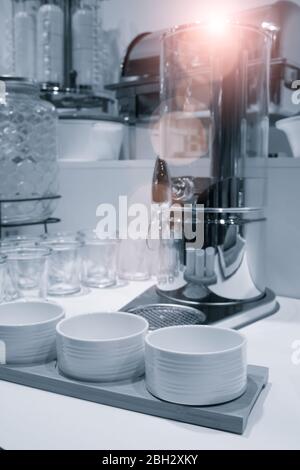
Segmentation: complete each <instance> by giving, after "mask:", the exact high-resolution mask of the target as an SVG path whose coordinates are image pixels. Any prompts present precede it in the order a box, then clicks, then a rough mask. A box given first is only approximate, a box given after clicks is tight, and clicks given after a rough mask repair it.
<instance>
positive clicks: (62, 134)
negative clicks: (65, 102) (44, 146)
mask: <svg viewBox="0 0 300 470" xmlns="http://www.w3.org/2000/svg"><path fill="white" fill-rule="evenodd" d="M123 137H124V126H123V124H122V123H120V122H114V121H97V120H96V119H70V118H67V117H65V118H61V119H59V123H58V148H59V156H60V159H62V160H73V161H75V160H76V161H97V160H118V158H119V156H120V152H121V148H122V143H123Z"/></svg>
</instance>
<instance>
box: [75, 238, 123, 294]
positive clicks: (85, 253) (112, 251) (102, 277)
mask: <svg viewBox="0 0 300 470" xmlns="http://www.w3.org/2000/svg"><path fill="white" fill-rule="evenodd" d="M117 251H118V241H117V240H114V239H113V240H111V239H99V238H97V236H96V235H86V236H85V237H84V238H83V244H82V247H81V262H82V283H83V284H84V285H85V286H88V287H95V288H104V287H110V286H113V285H115V284H116V282H117Z"/></svg>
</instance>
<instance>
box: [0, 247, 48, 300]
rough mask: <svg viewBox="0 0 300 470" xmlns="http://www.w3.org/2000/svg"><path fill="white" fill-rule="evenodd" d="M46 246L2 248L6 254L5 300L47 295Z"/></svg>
mask: <svg viewBox="0 0 300 470" xmlns="http://www.w3.org/2000/svg"><path fill="white" fill-rule="evenodd" d="M50 253H51V250H50V249H49V248H46V247H34V248H33V247H31V248H28V247H16V248H7V249H3V250H2V254H5V255H6V256H7V276H8V279H7V282H6V286H7V289H8V291H7V293H6V294H7V300H11V299H14V298H25V299H30V298H45V297H46V296H47V271H48V258H49V255H50Z"/></svg>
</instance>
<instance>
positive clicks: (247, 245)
mask: <svg viewBox="0 0 300 470" xmlns="http://www.w3.org/2000/svg"><path fill="white" fill-rule="evenodd" d="M270 46H271V36H270V34H269V33H267V32H266V31H264V30H263V29H262V28H260V29H259V28H256V27H253V26H249V25H241V24H239V23H236V22H224V23H222V24H219V23H216V24H214V23H208V24H202V25H199V24H194V25H189V26H183V27H176V28H173V29H171V30H170V31H168V32H165V33H164V34H163V35H162V37H161V55H160V64H161V66H160V83H161V86H160V91H161V93H160V113H159V117H158V116H157V115H156V120H155V122H154V123H153V124H152V132H153V134H154V138H153V142H154V146H155V145H156V146H157V149H156V150H157V151H158V152H159V154H160V157H161V158H163V159H165V160H166V161H167V162H168V161H170V162H172V163H174V162H175V163H182V162H185V161H186V160H187V161H188V162H189V163H191V160H192V161H195V162H199V161H205V162H206V166H207V167H208V169H209V171H208V174H207V175H206V177H202V175H201V173H199V167H197V166H196V167H193V166H190V171H191V174H190V176H188V177H187V176H185V177H184V179H181V180H180V179H179V181H178V179H177V181H175V182H174V181H173V183H174V187H175V194H174V200H175V202H179V203H180V204H181V205H182V206H183V215H182V216H181V217H182V218H183V225H185V223H190V224H191V225H194V226H195V225H196V224H201V226H202V227H201V228H202V229H203V233H202V236H203V240H204V243H203V244H201V245H200V246H199V244H197V243H196V242H197V240H196V239H194V240H187V239H185V243H184V244H182V243H178V242H177V241H176V240H175V238H176V237H175V233H173V236H174V243H173V242H172V237H171V239H170V240H161V244H160V252H159V256H158V277H157V279H158V282H157V286H156V292H155V295H154V297H153V298H152V301H151V302H150V304H151V312H152V313H153V303H160V304H164V303H165V302H166V303H167V304H169V305H170V304H171V305H176V306H178V305H181V306H186V307H189V308H191V307H192V308H194V309H197V310H200V311H201V312H202V313H204V318H205V320H203V317H202V319H201V322H203V321H205V322H206V323H215V322H221V323H222V324H224V325H227V326H231V327H232V326H234V327H238V326H241V324H245V323H248V322H252V321H254V320H256V319H257V318H260V317H262V316H266V315H268V314H271V313H273V312H274V311H275V310H276V308H277V305H276V300H275V296H274V294H273V292H271V291H270V290H269V289H267V288H266V285H265V279H264V266H263V265H262V263H261V260H262V253H263V250H264V249H265V246H264V228H265V213H264V207H265V188H266V183H267V179H266V159H267V155H268V133H269V114H268V111H269V83H270V79H269V71H270ZM157 136H158V138H157ZM155 142H156V144H155ZM157 142H158V144H157ZM187 168H189V167H185V170H186V169H187ZM197 169H198V170H197ZM196 171H198V173H196ZM193 185H194V188H195V190H194V191H193V194H192V197H191V195H190V188H192V187H193ZM178 187H179V189H180V190H179V191H178ZM186 187H188V189H189V190H188V191H185V188H186ZM186 194H189V196H188V198H187V197H186V196H184V195H186ZM178 195H179V197H178ZM180 195H181V196H180ZM182 195H183V196H182ZM185 202H192V204H191V206H188V208H187V209H188V210H186V207H185V205H184V203H185ZM199 205H200V206H199ZM199 213H201V214H202V217H198V214H199ZM176 217H177V215H176V214H175V215H174V216H173V218H172V223H171V225H173V226H175V221H176ZM180 223H181V219H180ZM177 228H178V225H177ZM182 247H184V248H183V251H182ZM154 300H155V301H154ZM146 302H149V293H148V294H146V296H145V297H143V298H140V299H138V300H137V301H135V302H134V305H136V303H138V304H139V305H142V304H145V303H146ZM134 305H133V304H131V305H130V306H129V308H130V309H132V308H134ZM145 309H146V310H145ZM143 312H144V314H145V312H146V314H145V315H147V307H146V306H145V305H144V307H143Z"/></svg>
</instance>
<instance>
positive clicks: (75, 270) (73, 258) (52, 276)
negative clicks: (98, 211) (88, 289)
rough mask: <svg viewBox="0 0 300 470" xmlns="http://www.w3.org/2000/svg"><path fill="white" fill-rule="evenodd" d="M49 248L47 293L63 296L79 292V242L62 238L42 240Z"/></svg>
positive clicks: (43, 244)
mask: <svg viewBox="0 0 300 470" xmlns="http://www.w3.org/2000/svg"><path fill="white" fill-rule="evenodd" d="M41 244H42V246H46V247H48V248H50V249H51V253H50V256H49V263H48V295H53V296H64V295H72V294H76V293H78V292H80V290H81V282H80V256H79V249H80V246H81V243H80V242H77V241H76V240H73V241H72V240H70V239H66V240H64V239H63V238H58V239H52V238H48V239H46V240H44V241H43V242H42V243H41Z"/></svg>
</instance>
